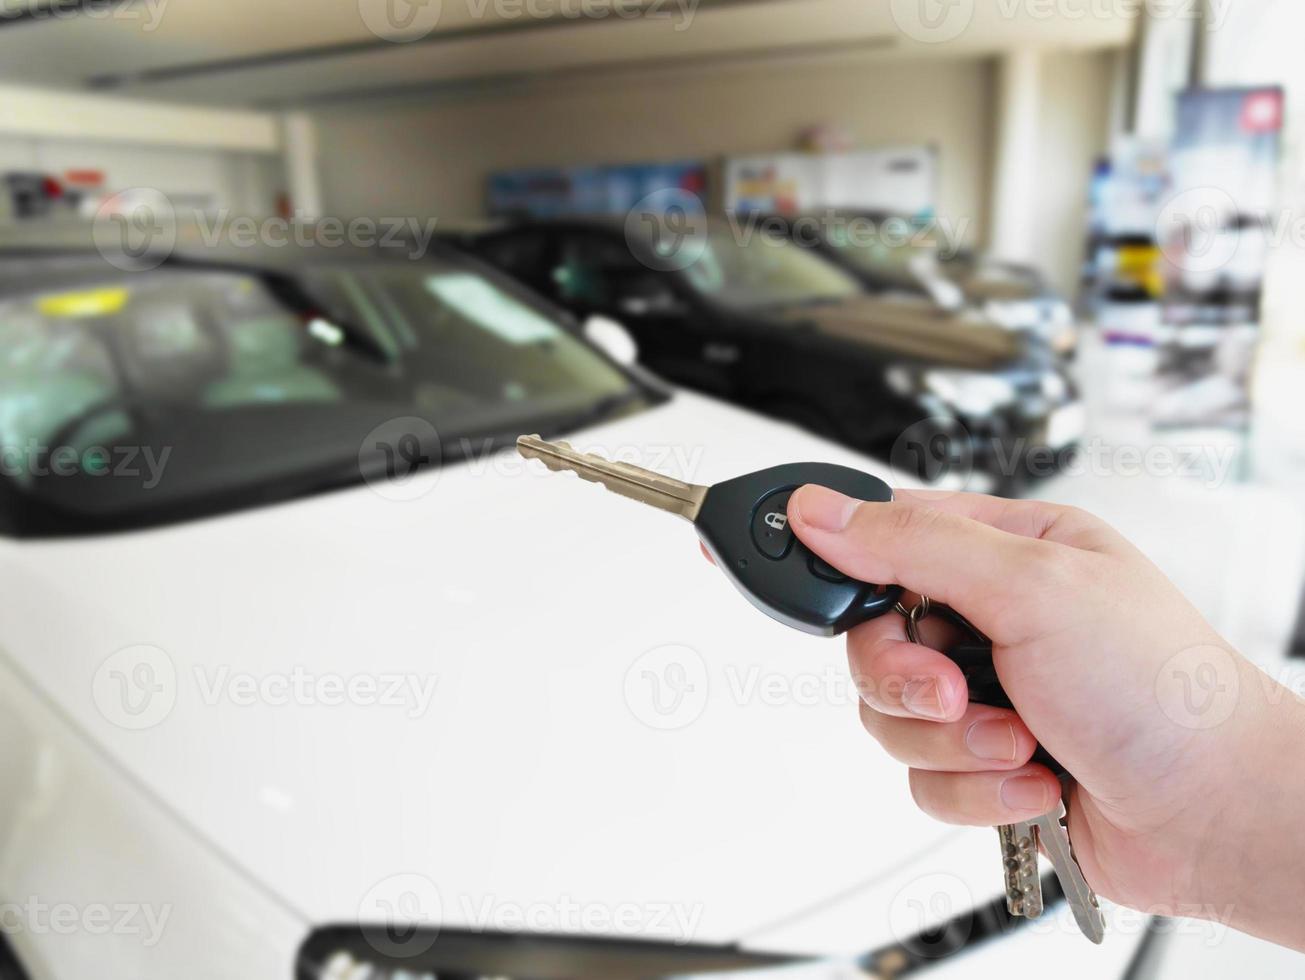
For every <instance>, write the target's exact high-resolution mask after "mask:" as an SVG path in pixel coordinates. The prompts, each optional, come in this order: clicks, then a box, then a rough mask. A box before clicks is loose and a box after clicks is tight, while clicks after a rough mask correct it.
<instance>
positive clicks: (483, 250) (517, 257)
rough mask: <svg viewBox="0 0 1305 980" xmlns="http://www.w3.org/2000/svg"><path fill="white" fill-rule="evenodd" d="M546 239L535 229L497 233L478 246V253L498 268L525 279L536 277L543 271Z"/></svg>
mask: <svg viewBox="0 0 1305 980" xmlns="http://www.w3.org/2000/svg"><path fill="white" fill-rule="evenodd" d="M545 245H546V241H545V238H544V236H543V235H542V234H540V233H539V232H535V231H530V232H524V233H521V234H511V235H499V236H496V237H493V238H490V239H489V240H487V241H485V242H484V243H483V244H482V245H480V247H479V251H480V254H481V255H483V256H484V257H485V259H487V260H488V261H489V262H491V263H492V264H494V265H496V266H498V267H499V268H500V269H505V270H506V271H508V272H510V273H512V274H513V275H514V276H518V277H520V278H525V279H537V278H538V277H539V275H540V274H541V272H542V271H543V264H544V258H545Z"/></svg>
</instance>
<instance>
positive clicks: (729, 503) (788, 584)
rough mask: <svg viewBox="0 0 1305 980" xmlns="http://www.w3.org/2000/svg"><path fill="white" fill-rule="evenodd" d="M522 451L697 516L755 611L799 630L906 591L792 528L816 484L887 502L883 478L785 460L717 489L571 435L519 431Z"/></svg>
mask: <svg viewBox="0 0 1305 980" xmlns="http://www.w3.org/2000/svg"><path fill="white" fill-rule="evenodd" d="M517 451H518V452H520V453H521V455H522V456H525V457H527V458H528V459H538V460H540V461H542V462H543V463H544V465H545V466H547V467H548V468H549V469H552V470H570V471H573V472H575V473H576V474H577V475H579V476H580V477H581V478H583V479H585V480H591V481H593V482H594V483H601V484H602V485H603V486H605V487H607V488H608V489H609V490H613V491H615V492H616V493H619V494H621V495H622V496H625V497H630V498H632V499H634V500H638V501H640V502H642V503H645V504H650V505H651V506H653V507H657V508H660V509H661V510H665V511H669V512H670V513H672V514H678V515H679V516H680V517H683V518H685V519H686V520H688V521H691V522H692V523H693V526H694V528H695V529H696V530H697V532H698V536H699V537H700V538H701V539H702V542H703V544H705V545H706V547H707V550H708V551H709V552H710V553H711V555H712V557H713V558H714V559H715V560H716V564H717V565H718V566H719V567H720V569H721V570H722V571H723V572H724V573H725V574H726V576H727V577H728V578H729V579H730V581H732V582H733V583H734V585H735V586H736V587H737V588H738V590H739V591H740V592H742V593H743V594H744V595H745V596H746V597H747V598H748V599H749V600H750V601H751V602H752V604H753V605H755V606H756V607H757V608H758V609H760V610H761V611H762V612H764V613H766V614H767V615H768V616H771V617H772V618H774V619H777V620H779V621H780V622H782V623H785V624H786V625H788V626H792V627H795V628H796V629H800V630H804V631H805V632H808V633H815V634H818V635H821V636H834V635H835V634H838V633H842V632H843V631H844V630H847V629H850V628H851V627H853V626H855V625H856V624H857V623H860V622H864V621H865V620H867V619H873V618H874V617H875V616H881V615H883V614H884V613H886V612H889V611H891V610H892V609H893V607H894V606H895V605H896V603H897V598H898V596H899V595H900V594H901V589H898V588H896V587H892V588H887V589H884V588H880V587H879V586H877V585H872V584H870V583H867V582H859V581H857V580H856V579H853V578H849V577H848V576H846V575H844V574H842V573H841V572H839V571H838V570H837V569H836V568H833V567H832V566H830V565H827V564H825V562H823V561H821V560H820V559H819V558H817V557H816V556H815V555H814V554H812V553H811V551H809V550H808V549H807V547H806V545H804V544H802V542H801V541H799V540H798V539H797V536H796V535H795V534H794V533H793V530H792V529H791V528H790V527H789V526H788V498H789V497H790V496H792V494H793V491H794V490H796V489H797V488H798V487H800V486H802V485H803V484H806V483H819V484H822V485H823V486H827V487H831V488H833V489H834V490H838V491H840V492H842V493H845V494H848V495H849V496H852V497H858V498H860V499H862V500H879V501H888V500H892V499H893V491H892V490H891V489H890V488H889V486H888V484H886V483H884V482H883V481H882V480H880V479H878V478H877V477H873V476H871V475H870V474H868V473H862V472H861V471H860V470H854V469H851V468H850V467H847V466H835V465H834V464H832V463H789V464H786V465H784V466H772V467H770V468H769V469H765V470H758V471H757V472H756V473H749V474H747V475H745V476H739V477H735V478H734V479H732V480H726V481H724V482H723V483H717V484H715V485H714V486H711V487H704V486H699V485H697V484H693V483H684V482H682V481H680V480H674V479H671V478H670V477H668V476H663V475H662V474H660V473H654V472H652V471H651V470H645V469H643V468H641V467H638V466H633V465H631V464H629V463H614V462H612V461H610V460H606V459H603V458H602V457H601V456H593V455H589V454H585V453H580V452H576V450H574V449H572V448H571V447H570V446H569V445H567V444H566V443H565V442H545V441H544V440H543V439H541V438H539V436H521V438H519V439H518V440H517Z"/></svg>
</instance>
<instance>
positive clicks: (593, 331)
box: [583, 316, 639, 367]
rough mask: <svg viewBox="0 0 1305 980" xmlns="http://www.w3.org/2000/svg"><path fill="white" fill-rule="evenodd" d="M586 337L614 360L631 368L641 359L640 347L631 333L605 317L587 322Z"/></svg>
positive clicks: (596, 317)
mask: <svg viewBox="0 0 1305 980" xmlns="http://www.w3.org/2000/svg"><path fill="white" fill-rule="evenodd" d="M583 329H584V335H585V337H586V338H587V339H588V341H589V342H590V343H591V344H593V345H594V346H595V347H597V348H598V349H599V350H601V351H602V352H603V353H604V354H606V355H607V356H608V357H610V358H611V359H612V360H614V361H615V362H616V363H617V364H622V365H625V366H627V367H628V366H629V365H631V364H633V363H634V362H635V361H636V360H637V359H638V357H639V345H638V344H636V343H635V341H634V338H633V337H632V336H630V331H628V330H626V329H625V327H623V326H621V324H619V323H617V322H616V321H615V320H610V319H608V318H607V317H605V316H591V317H590V318H589V319H588V320H586V321H585V325H584V328H583Z"/></svg>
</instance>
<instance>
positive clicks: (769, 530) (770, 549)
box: [752, 490, 793, 561]
mask: <svg viewBox="0 0 1305 980" xmlns="http://www.w3.org/2000/svg"><path fill="white" fill-rule="evenodd" d="M791 496H793V491H792V490H780V491H778V492H776V493H772V494H771V495H770V496H769V497H766V498H765V499H764V500H763V501H762V502H761V503H759V504H758V505H757V509H756V510H755V511H753V513H752V543H753V544H755V545H756V546H757V550H758V551H760V552H761V553H762V554H763V555H765V556H766V557H767V558H772V559H774V560H775V561H778V560H779V559H781V558H783V557H784V556H785V555H787V554H788V551H789V549H790V548H792V547H793V529H792V528H790V527H789V526H788V498H789V497H791Z"/></svg>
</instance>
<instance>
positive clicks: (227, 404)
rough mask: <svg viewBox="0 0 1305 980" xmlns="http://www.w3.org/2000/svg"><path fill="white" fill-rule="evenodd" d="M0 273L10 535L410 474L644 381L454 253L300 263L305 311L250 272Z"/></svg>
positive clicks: (630, 392)
mask: <svg viewBox="0 0 1305 980" xmlns="http://www.w3.org/2000/svg"><path fill="white" fill-rule="evenodd" d="M4 271H5V272H6V273H8V274H9V282H10V283H11V285H10V287H9V289H8V290H7V292H6V294H5V295H0V490H3V494H0V510H2V512H3V513H4V514H6V515H8V520H7V521H6V523H7V524H8V525H11V526H10V527H9V528H8V530H10V531H11V533H41V531H43V530H45V528H44V527H43V526H42V525H43V524H44V523H53V524H55V525H59V524H60V523H64V524H66V523H68V522H70V521H71V522H72V523H74V524H77V525H78V527H77V529H79V530H81V529H91V528H90V527H88V526H86V525H88V524H89V525H94V526H97V527H108V526H114V525H120V524H121V523H122V522H123V521H126V522H127V523H128V524H136V525H139V524H148V523H155V522H158V521H164V520H169V519H176V517H178V516H187V515H188V514H190V513H194V512H210V513H211V512H215V511H218V510H224V509H231V508H233V507H238V506H242V505H244V504H247V503H251V502H255V501H261V500H268V499H278V498H284V497H287V496H294V495H296V494H300V493H306V492H312V491H313V490H317V489H323V488H325V487H327V486H333V485H341V484H346V483H350V482H357V481H358V480H361V479H364V478H367V479H371V478H372V476H373V475H374V474H372V473H371V472H370V469H372V468H376V467H379V468H381V469H382V470H384V471H386V472H387V473H388V475H395V473H396V461H397V464H398V469H400V470H404V472H403V474H402V475H405V476H406V475H407V472H408V471H410V470H411V469H413V468H415V467H417V466H418V465H426V464H429V463H431V462H438V461H440V460H448V459H452V458H458V457H461V456H464V455H467V454H468V452H469V451H471V450H473V449H475V450H477V451H483V450H484V449H486V448H489V446H490V444H491V443H492V442H493V438H494V437H503V438H504V439H506V438H511V437H515V436H516V435H517V434H519V433H521V432H525V431H531V430H532V429H535V428H540V427H546V426H549V425H551V426H553V427H559V426H565V425H566V424H568V421H567V420H569V419H574V420H576V421H578V420H581V419H584V418H588V417H593V416H595V414H596V413H597V414H601V413H602V412H603V411H617V410H619V409H620V408H621V407H622V406H626V407H631V406H635V405H637V404H638V403H639V401H640V397H641V395H642V389H638V388H634V387H633V386H632V384H631V382H630V381H629V379H628V378H627V377H626V375H624V374H623V373H621V371H620V370H618V369H617V368H616V367H615V366H613V365H612V364H611V363H609V362H608V361H606V360H604V359H603V358H601V357H600V356H599V355H598V354H596V353H595V352H594V351H592V350H591V349H590V348H589V347H587V346H586V345H584V344H583V343H582V342H581V341H580V340H578V339H577V338H576V337H574V336H573V335H571V334H570V333H568V332H567V330H566V329H565V327H563V326H562V325H560V324H558V323H556V322H555V321H554V320H553V319H551V318H550V316H549V315H548V314H547V313H546V312H545V311H543V310H542V309H541V308H538V307H535V306H533V305H531V304H530V303H528V302H527V301H525V300H523V299H521V298H519V297H518V295H516V294H515V293H512V292H510V291H508V290H507V289H505V288H504V287H502V286H500V285H499V284H498V283H497V282H495V281H492V280H490V279H488V278H486V277H484V276H482V275H481V274H479V273H478V272H475V271H469V270H467V269H465V268H462V267H460V266H457V265H454V264H452V263H445V264H437V263H434V262H431V261H429V260H427V261H423V262H422V263H411V264H409V263H398V262H379V261H378V262H371V263H369V262H353V263H348V264H341V265H338V266H331V267H326V266H323V267H318V268H313V269H311V270H310V271H305V272H303V273H300V274H298V275H296V276H295V279H296V281H297V284H298V285H299V286H300V287H301V288H302V291H303V295H304V296H305V297H310V298H311V306H312V307H313V308H308V309H306V308H298V306H296V305H295V304H292V303H288V302H287V300H286V298H285V295H284V292H285V291H284V289H277V288H274V286H275V282H274V280H272V279H269V278H268V277H265V276H263V275H261V274H258V273H251V272H230V271H225V270H214V269H196V268H193V267H190V268H187V267H180V266H168V265H165V266H163V267H161V268H159V269H156V270H154V271H151V272H147V273H136V274H127V273H122V272H116V271H114V270H112V269H109V268H108V267H107V266H104V265H101V264H94V263H91V262H90V261H88V260H85V259H80V260H77V261H76V262H73V261H71V260H67V259H64V260H56V259H48V258H47V259H43V260H24V265H22V266H21V267H20V266H19V265H18V264H17V263H15V262H13V260H9V261H7V262H6V264H5V267H4ZM24 273H26V274H24ZM18 283H23V285H18ZM303 305H304V304H299V306H303ZM604 406H607V408H604ZM572 424H574V423H572ZM386 443H393V445H387V444H386ZM405 468H406V469H405ZM106 477H108V478H106ZM15 514H17V515H19V516H17V517H15Z"/></svg>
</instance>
